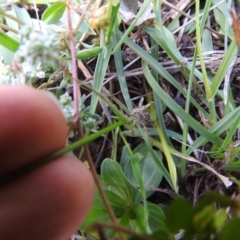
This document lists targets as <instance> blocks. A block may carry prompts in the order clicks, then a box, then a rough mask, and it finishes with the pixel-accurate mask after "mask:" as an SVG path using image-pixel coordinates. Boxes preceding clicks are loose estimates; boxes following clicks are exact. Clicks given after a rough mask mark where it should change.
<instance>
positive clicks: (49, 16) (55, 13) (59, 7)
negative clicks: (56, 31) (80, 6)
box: [42, 2, 67, 24]
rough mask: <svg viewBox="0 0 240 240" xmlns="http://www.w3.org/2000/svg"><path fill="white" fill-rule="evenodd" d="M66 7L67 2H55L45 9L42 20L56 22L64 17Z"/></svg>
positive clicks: (48, 22)
mask: <svg viewBox="0 0 240 240" xmlns="http://www.w3.org/2000/svg"><path fill="white" fill-rule="evenodd" d="M66 7H67V5H66V3H65V2H58V3H54V4H53V5H51V6H50V7H48V8H47V9H46V10H45V11H44V13H43V15H42V20H43V21H44V22H45V23H47V24H53V23H56V22H57V21H59V19H60V18H61V17H62V15H63V13H64V11H65V9H66Z"/></svg>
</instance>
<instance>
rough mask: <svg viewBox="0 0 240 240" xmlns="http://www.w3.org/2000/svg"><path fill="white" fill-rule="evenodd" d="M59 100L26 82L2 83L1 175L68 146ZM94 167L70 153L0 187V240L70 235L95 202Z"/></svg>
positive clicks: (62, 239) (60, 238)
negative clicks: (91, 171) (92, 169)
mask: <svg viewBox="0 0 240 240" xmlns="http://www.w3.org/2000/svg"><path fill="white" fill-rule="evenodd" d="M66 140H67V126H66V122H65V119H64V117H63V115H62V113H61V110H60V109H59V107H58V106H57V105H56V103H55V102H54V101H53V100H52V99H51V98H50V97H48V96H47V95H46V94H44V93H43V92H41V91H38V90H36V89H33V88H30V87H26V86H1V87H0V178H2V177H4V176H6V175H8V174H9V173H11V172H12V171H14V170H16V169H18V168H20V167H22V166H25V165H27V164H29V163H31V162H33V161H36V160H39V159H41V158H43V157H45V156H47V155H49V154H51V153H53V152H55V151H57V150H59V149H61V148H63V147H64V146H65V143H66ZM93 195H94V182H93V178H92V176H91V173H90V171H89V170H88V169H87V168H86V167H85V166H84V165H83V163H82V162H81V161H79V160H77V159H75V158H74V157H72V156H68V155H66V156H62V157H59V158H57V159H55V160H54V161H52V162H51V163H48V164H45V165H44V166H42V167H40V168H38V169H36V170H34V171H32V172H31V173H28V174H26V175H24V176H23V177H20V178H18V179H16V180H15V181H13V182H11V183H9V184H7V185H5V186H3V187H0V239H4V240H12V239H23V240H28V239H29V240H32V239H34V240H38V239H39V240H43V239H44V240H48V239H49V240H67V239H68V238H69V237H70V236H71V235H72V234H73V233H74V232H75V231H76V229H77V228H78V227H79V226H80V225H81V223H82V222H83V221H84V219H85V218H86V216H87V213H88V211H89V209H90V207H91V204H92V200H93Z"/></svg>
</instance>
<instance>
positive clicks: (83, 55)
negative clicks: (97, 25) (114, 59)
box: [61, 47, 102, 60]
mask: <svg viewBox="0 0 240 240" xmlns="http://www.w3.org/2000/svg"><path fill="white" fill-rule="evenodd" d="M100 52H102V48H101V47H93V48H91V49H83V50H81V51H79V52H78V53H77V55H76V59H78V60H85V59H89V58H93V57H96V56H97V55H98V54H99V53H100ZM70 59H71V56H66V57H62V58H61V60H70Z"/></svg>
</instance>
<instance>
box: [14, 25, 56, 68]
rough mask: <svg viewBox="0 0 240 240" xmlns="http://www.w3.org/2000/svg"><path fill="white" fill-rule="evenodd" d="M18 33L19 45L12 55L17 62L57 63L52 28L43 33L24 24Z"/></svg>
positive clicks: (31, 63) (54, 35)
mask: <svg viewBox="0 0 240 240" xmlns="http://www.w3.org/2000/svg"><path fill="white" fill-rule="evenodd" d="M20 35H21V45H20V47H19V49H18V50H17V52H16V53H15V55H14V60H15V61H16V62H17V63H23V62H27V63H28V64H30V65H35V64H38V63H42V64H49V65H52V66H55V65H56V64H58V62H59V51H58V44H56V42H57V41H56V39H55V37H56V34H55V33H54V32H53V31H52V30H51V31H50V30H49V31H48V32H46V33H44V34H43V33H39V32H35V31H33V30H32V29H31V28H30V27H27V26H24V27H23V28H22V29H21V31H20Z"/></svg>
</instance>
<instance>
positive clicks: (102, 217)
mask: <svg viewBox="0 0 240 240" xmlns="http://www.w3.org/2000/svg"><path fill="white" fill-rule="evenodd" d="M117 197H118V196H117ZM96 222H111V220H110V217H109V215H108V212H107V210H106V208H105V206H104V203H103V201H102V198H101V196H100V194H99V192H98V190H97V189H96V191H95V195H94V202H93V205H92V208H91V210H90V212H89V213H88V216H87V218H86V219H85V221H84V223H83V224H82V226H81V228H80V230H82V231H84V232H86V230H87V228H88V227H89V226H91V225H92V224H94V223H96ZM105 233H106V234H107V236H109V237H110V236H111V237H112V236H113V235H114V234H115V232H114V231H113V230H106V232H105ZM91 234H93V235H94V236H96V235H97V233H96V232H91Z"/></svg>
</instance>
